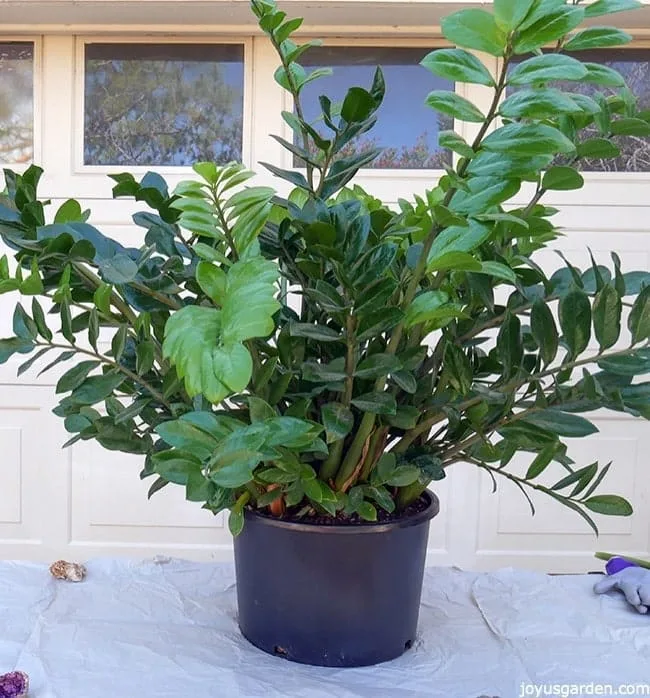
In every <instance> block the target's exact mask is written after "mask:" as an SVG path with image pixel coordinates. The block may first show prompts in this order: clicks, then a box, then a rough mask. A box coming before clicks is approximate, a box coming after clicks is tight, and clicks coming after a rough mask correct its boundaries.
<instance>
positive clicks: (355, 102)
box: [341, 87, 377, 124]
mask: <svg viewBox="0 0 650 698" xmlns="http://www.w3.org/2000/svg"><path fill="white" fill-rule="evenodd" d="M376 107H377V104H376V102H375V99H374V97H373V96H372V95H371V94H370V92H368V91H367V90H364V89H363V88H362V87H351V88H350V89H349V90H348V91H347V94H346V95H345V99H344V100H343V105H342V106H341V117H342V118H343V119H345V120H346V121H347V122H348V123H349V124H355V123H359V122H362V121H365V120H366V119H367V118H368V117H369V116H370V114H371V113H372V112H373V111H374V110H375V109H376Z"/></svg>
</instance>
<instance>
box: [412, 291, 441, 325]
mask: <svg viewBox="0 0 650 698" xmlns="http://www.w3.org/2000/svg"><path fill="white" fill-rule="evenodd" d="M448 302H449V295H448V294H447V293H445V292H444V291H425V292H424V293H421V294H420V295H418V296H416V297H415V298H414V299H413V302H412V303H411V304H410V305H409V307H408V308H407V310H406V317H405V318H404V325H405V327H412V326H413V325H418V324H420V323H421V322H427V321H429V320H433V319H435V318H436V317H437V316H438V314H439V311H440V308H441V307H442V306H444V305H446V304H447V303H448Z"/></svg>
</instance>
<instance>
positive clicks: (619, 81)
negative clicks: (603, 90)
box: [583, 62, 625, 87]
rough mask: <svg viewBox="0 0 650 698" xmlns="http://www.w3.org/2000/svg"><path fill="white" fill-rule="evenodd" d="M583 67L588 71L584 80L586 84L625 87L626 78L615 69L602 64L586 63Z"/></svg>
mask: <svg viewBox="0 0 650 698" xmlns="http://www.w3.org/2000/svg"><path fill="white" fill-rule="evenodd" d="M583 65H584V67H585V68H586V69H587V75H585V77H584V78H583V80H584V81H585V82H592V83H594V84H595V85H604V86H605V87H625V78H624V77H623V76H622V75H621V74H620V73H619V72H618V71H617V70H614V68H610V67H609V66H607V65H602V64H600V63H589V62H586V63H583Z"/></svg>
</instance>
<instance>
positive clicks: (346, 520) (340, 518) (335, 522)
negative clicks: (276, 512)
mask: <svg viewBox="0 0 650 698" xmlns="http://www.w3.org/2000/svg"><path fill="white" fill-rule="evenodd" d="M428 505H429V502H428V501H427V499H426V498H425V497H423V496H422V497H420V498H419V499H417V500H416V501H415V502H413V504H410V505H409V506H408V507H406V509H404V510H403V511H401V512H399V513H397V512H393V513H392V514H389V513H388V512H387V511H385V510H384V509H382V508H381V507H379V506H377V507H376V508H377V521H366V520H365V519H362V518H360V517H359V515H358V514H352V516H346V515H345V514H343V512H338V513H337V515H336V516H330V515H329V514H321V513H320V512H316V511H313V510H312V512H311V513H307V514H303V515H302V516H298V513H299V512H300V508H298V507H295V508H292V509H287V511H286V512H285V513H284V515H283V516H278V517H275V516H271V515H270V514H268V513H267V512H265V511H260V510H258V511H257V512H256V513H257V514H259V515H260V516H267V517H268V518H270V519H271V518H278V519H280V520H281V521H295V522H296V523H303V524H314V525H317V526H372V525H373V524H376V523H389V522H390V521H398V520H400V519H408V518H409V516H414V515H415V514H419V513H420V512H421V511H424V510H425V509H426V508H427V506H428Z"/></svg>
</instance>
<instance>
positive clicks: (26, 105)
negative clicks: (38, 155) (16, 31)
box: [0, 41, 34, 165]
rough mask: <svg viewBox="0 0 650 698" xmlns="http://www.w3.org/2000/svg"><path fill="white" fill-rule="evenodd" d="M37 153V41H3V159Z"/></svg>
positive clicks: (0, 157)
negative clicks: (35, 64) (35, 135)
mask: <svg viewBox="0 0 650 698" xmlns="http://www.w3.org/2000/svg"><path fill="white" fill-rule="evenodd" d="M33 155H34V44H33V43H32V42H26V41H0V163H3V164H12V165H14V164H20V163H26V162H29V161H30V160H31V159H32V157H33Z"/></svg>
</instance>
